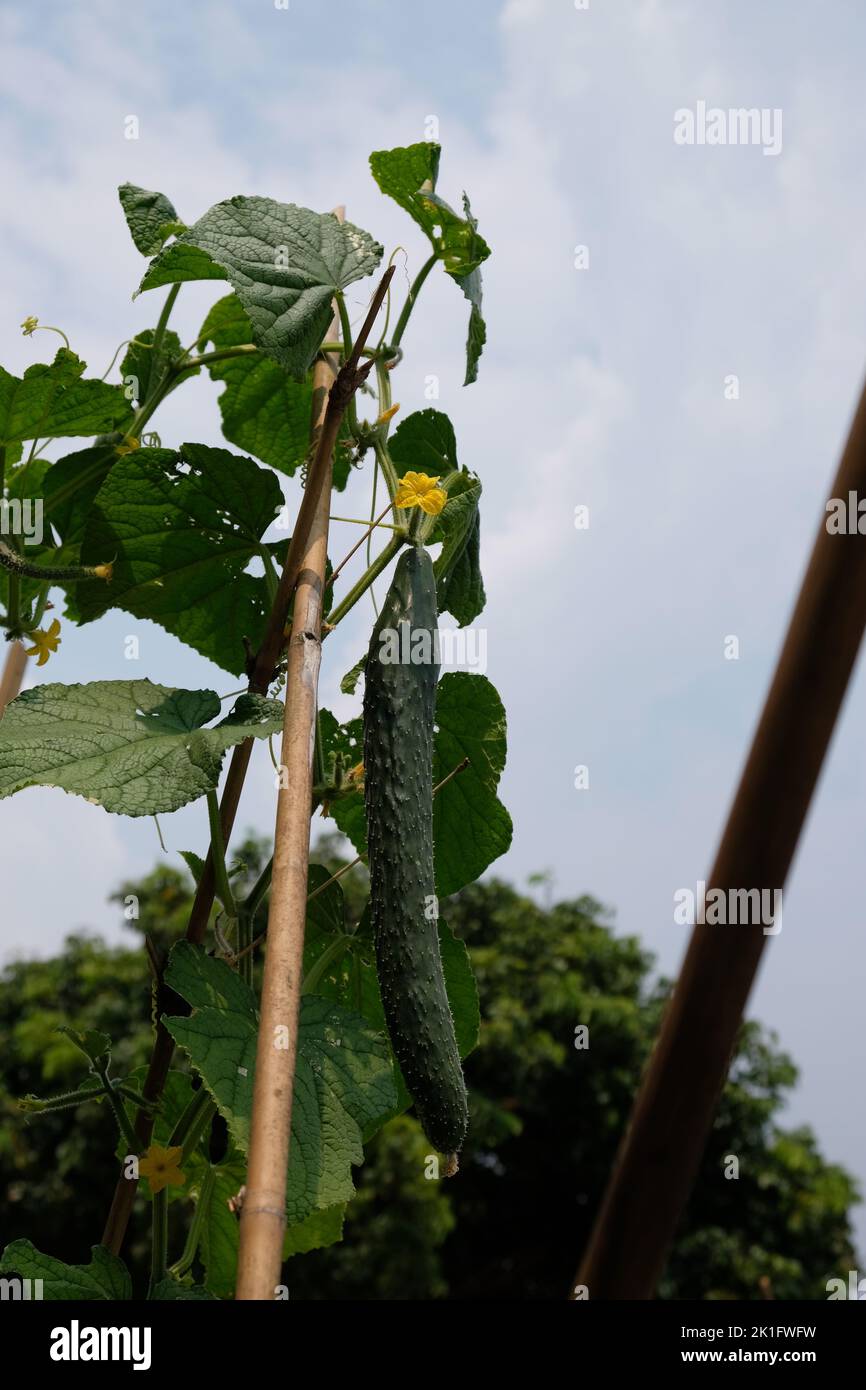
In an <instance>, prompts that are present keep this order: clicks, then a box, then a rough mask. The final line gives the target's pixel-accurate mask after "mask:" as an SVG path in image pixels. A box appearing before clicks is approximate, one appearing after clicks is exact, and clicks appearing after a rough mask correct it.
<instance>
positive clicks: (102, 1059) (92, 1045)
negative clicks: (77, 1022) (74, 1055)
mask: <svg viewBox="0 0 866 1390" xmlns="http://www.w3.org/2000/svg"><path fill="white" fill-rule="evenodd" d="M55 1032H57V1033H62V1034H63V1036H64V1037H65V1038H68V1039H69V1041H70V1042H71V1043H72V1046H73V1047H76V1048H77V1049H78V1051H79V1052H80V1053H82V1054H83V1056H85V1057H86V1058H87V1060H88V1062H92V1063H93V1064H94V1066H96V1065H97V1064H98V1065H103V1064H105V1065H107V1063H108V1061H109V1058H110V1057H111V1038H110V1037H109V1036H108V1034H107V1033H100V1032H97V1030H96V1029H95V1028H88V1029H86V1030H85V1031H84V1032H83V1033H82V1032H80V1031H79V1030H78V1029H77V1028H70V1027H69V1026H68V1024H65V1023H63V1024H61V1025H60V1027H58V1028H56V1029H55Z"/></svg>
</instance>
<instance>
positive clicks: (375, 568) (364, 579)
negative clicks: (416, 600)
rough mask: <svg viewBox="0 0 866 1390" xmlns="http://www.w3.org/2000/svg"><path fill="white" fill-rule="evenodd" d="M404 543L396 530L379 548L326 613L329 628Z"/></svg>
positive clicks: (342, 616) (363, 591)
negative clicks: (345, 591)
mask: <svg viewBox="0 0 866 1390" xmlns="http://www.w3.org/2000/svg"><path fill="white" fill-rule="evenodd" d="M389 505H390V504H389ZM404 544H405V535H404V533H403V532H402V531H400V532H396V533H395V534H394V535H393V536H392V537H391V539H390V540H389V541H388V544H387V545H386V546H385V548H384V550H381V551H380V552H379V554H378V555H377V556H376V558H375V560H374V561H373V563H372V565H370V567H369V569H367V570H365V571H364V573H363V574H362V575H361V578H360V579H359V580H358V582H357V584H355V585H354V587H353V588H351V589H350V590H349V592H348V593H347V594H346V596H345V598H344V599H343V600H342V601H341V602H340V603H338V604H337V607H336V608H334V609H333V610H332V611H331V612H330V613H329V614H328V616H327V618H326V619H325V622H326V623H327V626H328V629H329V630H330V629H331V628H334V627H336V626H337V624H338V623H340V622H342V621H343V619H344V618H345V616H346V614H347V613H348V612H349V610H350V609H352V608H354V606H355V604H356V603H357V602H358V599H359V598H362V597H363V595H364V594H365V593H366V592H367V590H368V589H369V587H370V585H371V584H372V583H373V580H374V579H376V578H377V577H378V576H379V575H380V574H381V573H382V571H383V570H384V569H387V568H388V566H389V565H390V563H391V561H392V560H393V558H394V556H395V555H396V554H397V553H398V552H399V551H400V550H401V549H402V547H403V545H404Z"/></svg>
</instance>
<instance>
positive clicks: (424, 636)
mask: <svg viewBox="0 0 866 1390" xmlns="http://www.w3.org/2000/svg"><path fill="white" fill-rule="evenodd" d="M436 633H437V623H436V580H435V577H434V574H433V565H432V562H431V560H430V556H429V555H428V553H427V551H426V550H425V549H424V547H423V546H412V548H411V549H407V550H405V551H404V552H403V554H402V555H401V556H400V559H399V561H398V562H397V568H396V570H395V572H394V579H393V582H392V584H391V588H390V589H389V591H388V596H387V598H386V599H385V602H384V604H383V606H382V611H381V613H380V614H379V618H378V621H377V623H376V626H375V628H374V629H373V636H372V638H371V639H370V649H369V653H368V656H367V664H366V669H365V685H364V788H365V791H364V795H365V801H366V809H367V848H368V851H369V863H370V907H371V913H372V920H373V932H374V939H375V948H376V968H377V974H378V977H379V989H380V992H381V995H382V1006H383V1008H384V1011H385V1019H386V1022H387V1025H388V1033H389V1036H390V1038H391V1046H392V1047H393V1049H394V1053H395V1056H396V1058H397V1061H398V1062H399V1063H400V1069H401V1071H402V1073H403V1078H404V1080H405V1082H406V1086H407V1088H408V1090H409V1093H410V1095H411V1096H412V1099H413V1101H414V1102H415V1109H416V1111H417V1114H418V1118H419V1120H420V1121H421V1125H422V1127H423V1129H424V1133H425V1134H426V1136H427V1138H428V1139H429V1141H430V1143H431V1144H432V1145H433V1146H434V1147H435V1148H436V1149H438V1150H439V1151H440V1152H441V1153H444V1154H448V1155H451V1156H453V1155H456V1154H457V1153H458V1152H459V1150H460V1149H461V1147H462V1145H463V1140H464V1139H465V1137H466V1129H467V1126H468V1123H469V1108H468V1104H467V1099H466V1087H465V1085H464V1082H463V1072H462V1069H461V1066H460V1054H459V1052H458V1050H457V1040H456V1038H455V1036H454V1020H453V1018H452V1017H451V1009H450V1007H449V1004H448V996H447V994H446V993H445V978H444V975H443V973H442V958H441V956H440V954H439V933H438V930H437V925H436V913H435V911H431V904H433V905H434V906H435V896H434V895H435V892H436V889H435V885H434V878H433V722H434V718H435V711H436V683H437V681H438V679H439V663H438V659H437V658H438V639H437V638H436ZM413 652H414V653H415V654H416V656H421V657H422V658H425V657H426V660H424V659H422V660H420V661H418V660H416V661H406V660H394V659H391V660H388V656H389V655H390V656H391V657H392V658H393V657H394V656H395V654H399V656H401V657H404V658H405V657H406V656H410V655H412V654H413ZM383 657H384V659H383ZM455 1166H456V1165H455V1164H453V1163H452V1164H451V1165H449V1169H448V1171H454V1169H455Z"/></svg>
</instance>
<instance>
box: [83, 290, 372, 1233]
mask: <svg viewBox="0 0 866 1390" xmlns="http://www.w3.org/2000/svg"><path fill="white" fill-rule="evenodd" d="M393 276H394V267H393V266H390V267H389V268H388V269H387V270H386V271H385V273H384V275H383V276H382V279H381V280H380V281H379V284H378V286H377V288H376V292H375V294H374V295H373V299H372V301H371V304H370V311H369V313H368V314H367V318H366V319H365V321H364V326H363V328H362V329H361V332H360V334H359V335H358V338H357V341H356V343H355V347H354V349H353V351H352V355H351V357H350V359H349V361H348V362H346V363H345V364H344V365H343V367H342V368H341V369H340V371H339V373H338V374H337V378H336V380H335V382H334V385H333V387H332V388H331V391H330V394H329V396H328V400H327V406H326V408H325V415H324V422H323V425H322V430H321V433H320V435H319V438H318V443H317V446H316V452H315V455H314V458H313V461H312V464H311V465H310V469H309V472H308V475H307V485H306V488H305V489H304V495H303V498H302V500H301V505H300V507H299V508H298V515H297V517H296V519H295V526H294V530H293V531H292V539H291V541H290V542H289V549H288V552H287V554H286V558H285V561H284V563H283V570H282V574H281V575H280V581H279V585H278V587H277V592H276V595H275V597H274V601H273V603H272V605H271V611H270V615H269V618H268V624H267V628H266V631H265V636H264V639H263V641H262V644H261V646H260V647H259V650H258V652H257V653H256V657H255V661H254V662H253V666H252V671H251V674H250V677H249V682H248V686H247V688H248V690H249V691H251V692H252V693H254V694H259V695H261V694H265V693H266V692H267V689H268V686H269V685H270V683H271V680H272V679H273V675H274V668H275V666H276V665H277V662H278V660H279V657H280V653H281V651H282V649H283V646H284V644H285V629H286V614H287V612H288V607H289V602H290V600H291V596H292V592H293V590H294V587H295V584H296V583H297V580H298V574H299V572H300V568H301V563H302V560H303V556H304V553H305V552H306V548H307V543H308V539H309V535H310V529H311V527H312V524H313V520H314V517H315V513H316V510H317V506H318V501H319V494H320V492H321V489H322V486H323V483H324V480H325V477H326V476H328V474H329V470H330V467H331V464H330V460H331V457H332V455H333V451H334V446H335V444H336V441H337V435H338V433H339V429H340V424H341V421H342V419H343V415H344V413H345V410H346V406H347V405H348V403H349V401H350V399H351V397H352V395H353V394H354V392H355V391H356V390H357V388H358V387H359V386H360V385H361V383H362V381H364V379H365V378H366V376H367V374H368V373H369V371H370V369H371V367H372V366H373V362H374V359H373V358H369V359H368V361H367V362H366V363H365V364H364V366H363V367H359V366H358V362H359V360H360V355H361V352H362V350H363V348H364V347H365V346H366V342H367V337H368V336H369V333H370V331H371V329H372V326H373V323H374V321H375V319H376V316H377V315H378V313H379V310H380V308H381V307H382V302H383V300H384V298H385V295H386V294H387V292H388V287H389V285H390V283H391V280H392V279H393ZM252 745H253V740H252V739H246V740H245V741H244V742H243V743H239V744H238V745H237V747H236V748H235V750H234V752H233V754H232V758H231V761H230V763H229V770H228V773H227V774H226V780H225V786H224V788H223V794H222V797H221V798H220V824H221V827H222V833H223V841H224V843H225V844H228V840H229V836H230V835H231V831H232V827H233V825H234V819H235V815H236V813H237V808H238V804H239V802H240V796H241V792H242V790H243V785H244V779H245V777H246V773H247V768H248V766H249V761H250V754H251V752H252ZM213 902H214V874H213V859H212V856H211V852H210V850H208V853H207V857H206V859H205V866H204V870H203V871H202V875H201V878H200V879H199V882H198V887H197V889H196V892H195V897H194V898H193V904H192V908H191V910H190V916H189V921H188V923H187V929H186V940H187V941H191V942H193V943H194V944H200V943H201V941H202V940H203V939H204V934H205V931H206V930H207V924H208V919H209V916H210V910H211V908H212V906H213ZM169 995H170V991H167V990H166V987H165V986H164V985H163V984H162V982H161V981H160V982H159V983H158V984H157V1002H156V1013H157V1019H158V1021H157V1025H156V1033H155V1037H154V1044H153V1051H152V1053H151V1057H150V1063H149V1065H148V1070H147V1076H146V1078H145V1081H144V1085H143V1087H142V1094H143V1095H144V1096H145V1097H146V1099H147V1100H148V1101H150V1102H151V1103H153V1102H156V1101H158V1100H159V1097H160V1096H161V1095H162V1092H163V1088H164V1086H165V1081H166V1077H167V1076H168V1072H169V1068H170V1066H171V1059H172V1056H173V1054H174V1040H173V1038H172V1036H171V1034H170V1033H169V1032H168V1030H167V1029H166V1028H165V1026H164V1025H163V1022H162V1014H163V1013H164V1012H166V1011H167V1009H168V1010H169V1011H170V1008H171V1007H172V1006H177V1003H178V1001H177V997H176V996H174V995H170V998H169ZM153 1123H154V1121H153V1113H152V1112H151V1111H149V1110H145V1109H140V1110H139V1111H138V1113H137V1115H136V1117H135V1132H136V1135H137V1137H138V1140H139V1144H140V1151H143V1150H144V1149H146V1148H147V1146H148V1144H149V1143H150V1139H151V1135H152V1133H153ZM136 1189H137V1183H136V1182H135V1181H130V1179H128V1178H126V1177H125V1176H124V1173H123V1170H121V1174H120V1177H119V1178H118V1180H117V1184H116V1186H115V1189H114V1195H113V1198H112V1202H111V1207H110V1210H109V1213H108V1217H107V1219H106V1223H105V1229H104V1231H103V1234H102V1242H101V1243H102V1244H103V1245H104V1246H105V1247H106V1249H108V1250H110V1251H111V1252H112V1253H113V1254H115V1255H117V1254H119V1253H120V1250H121V1247H122V1245H123V1240H124V1236H125V1235H126V1229H127V1226H128V1225H129V1218H130V1216H131V1214H132V1208H133V1206H134V1204H135V1194H136Z"/></svg>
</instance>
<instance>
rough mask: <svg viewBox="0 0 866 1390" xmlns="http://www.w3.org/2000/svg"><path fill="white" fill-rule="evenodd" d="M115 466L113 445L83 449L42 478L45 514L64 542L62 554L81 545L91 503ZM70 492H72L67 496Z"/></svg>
mask: <svg viewBox="0 0 866 1390" xmlns="http://www.w3.org/2000/svg"><path fill="white" fill-rule="evenodd" d="M116 462H117V450H116V448H115V446H114V445H113V444H109V443H101V444H91V445H90V446H89V447H88V448H86V449H76V450H75V452H74V453H71V454H65V455H64V456H63V458H60V459H58V460H57V462H56V463H53V464H52V465H51V467H50V468H49V469H48V471H47V473H46V474H45V479H44V483H43V495H44V497H45V510H46V513H47V516H48V519H49V521H50V522H51V525H52V526H53V527H54V529H55V530H56V531H57V533H58V535H59V536H60V537H61V539H62V541H63V545H64V554H69V553H70V552H69V549H68V548H69V547H70V546H75V545H79V544H80V543H81V540H82V537H83V536H84V532H85V530H86V529H87V523H88V521H89V520H90V511H91V507H92V506H93V499H94V497H95V496H96V494H97V493H98V491H99V489H100V488H101V487H102V484H103V483H104V482H105V479H106V478H107V477H108V475H109V473H110V472H111V469H112V467H113V466H114V464H115V463H116ZM70 488H72V489H74V490H73V491H71V492H70V491H69V489H70ZM106 558H107V559H110V558H111V557H110V556H107V557H106ZM70 562H71V561H70ZM61 563H64V564H65V563H67V562H66V560H64V561H62V562H61Z"/></svg>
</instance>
